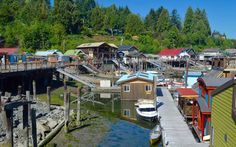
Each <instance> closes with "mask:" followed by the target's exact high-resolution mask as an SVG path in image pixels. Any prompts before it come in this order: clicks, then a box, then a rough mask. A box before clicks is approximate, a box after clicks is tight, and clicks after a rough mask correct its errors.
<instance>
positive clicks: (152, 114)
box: [136, 104, 158, 121]
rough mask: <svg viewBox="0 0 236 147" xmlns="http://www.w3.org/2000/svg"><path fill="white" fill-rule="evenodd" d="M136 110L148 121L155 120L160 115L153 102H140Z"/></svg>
mask: <svg viewBox="0 0 236 147" xmlns="http://www.w3.org/2000/svg"><path fill="white" fill-rule="evenodd" d="M136 111H137V114H138V116H139V117H141V118H142V119H145V120H148V121H155V120H156V119H157V116H158V113H157V109H156V106H154V105H153V104H140V105H139V106H138V108H136Z"/></svg>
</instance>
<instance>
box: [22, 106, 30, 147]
mask: <svg viewBox="0 0 236 147" xmlns="http://www.w3.org/2000/svg"><path fill="white" fill-rule="evenodd" d="M28 110H29V105H28V104H25V105H23V138H24V139H23V140H24V147H28V146H29V130H28V125H29V117H28V116H29V112H28Z"/></svg>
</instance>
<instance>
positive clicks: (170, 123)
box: [157, 87, 209, 147]
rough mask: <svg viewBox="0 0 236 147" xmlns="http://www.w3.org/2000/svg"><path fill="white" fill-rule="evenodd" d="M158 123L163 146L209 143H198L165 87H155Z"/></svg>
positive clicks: (193, 146)
mask: <svg viewBox="0 0 236 147" xmlns="http://www.w3.org/2000/svg"><path fill="white" fill-rule="evenodd" d="M157 97H158V101H159V102H160V103H161V104H162V105H161V106H160V107H159V108H158V111H159V116H160V125H161V127H162V140H163V146H167V147H168V146H170V147H173V146H174V147H208V146H209V143H198V142H197V141H196V140H195V138H194V136H193V134H192V132H191V130H190V128H189V127H188V125H187V123H186V122H185V120H184V117H183V116H182V115H181V114H180V112H179V110H178V108H177V106H176V105H175V103H174V100H173V98H172V96H171V94H170V92H169V90H168V89H167V88H165V87H161V88H159V87H158V88H157Z"/></svg>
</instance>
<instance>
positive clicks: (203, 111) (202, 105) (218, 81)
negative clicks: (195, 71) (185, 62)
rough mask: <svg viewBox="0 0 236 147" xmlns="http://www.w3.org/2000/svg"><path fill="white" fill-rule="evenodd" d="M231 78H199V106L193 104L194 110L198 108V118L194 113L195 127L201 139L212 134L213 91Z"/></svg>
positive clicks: (205, 138)
mask: <svg viewBox="0 0 236 147" xmlns="http://www.w3.org/2000/svg"><path fill="white" fill-rule="evenodd" d="M230 79H231V78H216V77H201V78H198V80H197V81H198V86H199V87H198V99H197V101H196V102H195V103H197V107H196V105H195V104H193V105H192V106H193V112H195V109H198V112H197V116H198V117H197V120H196V121H195V115H196V114H195V113H193V114H192V123H193V129H194V130H195V132H196V133H197V135H198V137H199V139H200V140H202V141H205V140H207V138H208V137H209V135H210V123H211V106H212V92H213V90H215V89H216V88H217V87H220V86H221V85H223V84H224V83H226V82H228V81H229V80H230Z"/></svg>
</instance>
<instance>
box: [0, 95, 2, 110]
mask: <svg viewBox="0 0 236 147" xmlns="http://www.w3.org/2000/svg"><path fill="white" fill-rule="evenodd" d="M1 112H2V91H0V114H1Z"/></svg>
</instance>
